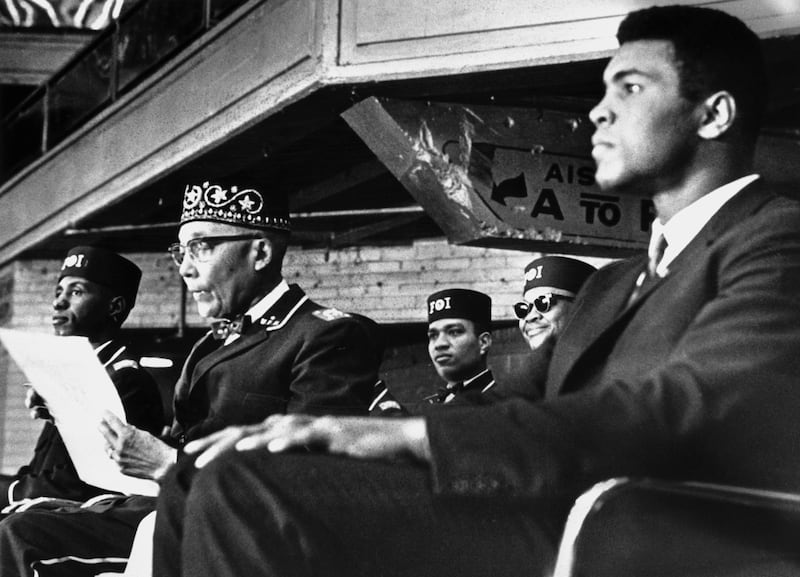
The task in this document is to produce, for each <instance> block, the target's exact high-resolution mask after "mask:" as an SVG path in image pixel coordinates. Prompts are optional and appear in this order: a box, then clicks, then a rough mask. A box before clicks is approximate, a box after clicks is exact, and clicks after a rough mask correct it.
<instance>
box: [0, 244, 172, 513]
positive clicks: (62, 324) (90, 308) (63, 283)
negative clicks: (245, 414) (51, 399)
mask: <svg viewBox="0 0 800 577" xmlns="http://www.w3.org/2000/svg"><path fill="white" fill-rule="evenodd" d="M141 277H142V271H141V270H139V267H138V266H136V265H135V264H134V263H133V262H131V261H130V260H128V259H127V258H125V257H122V256H120V255H118V254H116V253H114V252H111V251H109V250H106V249H103V248H100V247H94V246H77V247H74V248H72V249H71V250H70V251H69V252H68V253H67V255H66V257H65V258H64V262H63V264H62V266H61V270H60V272H59V275H58V280H57V283H56V288H55V297H54V299H53V315H52V322H53V330H54V331H55V333H56V334H57V335H59V336H79V337H86V338H88V339H89V342H90V343H91V344H92V346H93V347H94V350H95V352H96V353H97V358H98V359H99V360H100V362H101V363H102V365H103V366H104V367H105V369H106V371H107V372H108V376H109V377H111V381H112V382H113V383H114V386H115V387H116V389H117V392H118V393H119V396H120V399H121V400H122V405H123V407H124V408H125V415H126V416H127V419H128V422H129V423H130V424H131V425H133V426H135V427H139V428H140V429H142V430H145V431H148V432H150V433H152V434H159V433H161V430H162V428H163V427H164V425H165V424H166V423H165V422H164V411H163V407H162V403H161V394H160V393H159V391H158V385H157V384H156V382H155V381H154V380H153V378H152V377H151V376H150V374H149V373H148V372H147V371H146V370H144V369H142V368H141V367H140V366H139V362H138V361H139V359H138V357H137V356H136V355H134V354H133V353H132V352H131V351H130V350H129V348H128V346H127V345H126V344H125V343H124V342H123V341H122V340H121V339H120V337H119V334H118V333H119V330H120V327H121V326H122V323H123V322H125V319H126V318H128V314H129V313H130V311H131V309H132V308H133V306H134V304H135V303H136V293H137V292H138V290H139V281H140V279H141ZM25 405H26V406H27V407H28V408H29V409H30V410H31V416H32V417H33V418H36V419H43V420H45V423H44V427H43V428H42V432H41V434H40V435H39V439H38V441H37V442H36V447H35V449H34V454H33V458H32V459H31V461H30V463H28V464H27V465H25V466H24V467H22V468H21V469H20V470H19V472H17V474H16V475H14V476H12V477H10V478H8V479H4V480H3V481H2V485H3V490H2V494H0V504H2V506H3V507H6V506H8V505H11V508H13V509H15V510H16V509H19V508H24V507H27V506H30V505H32V501H31V500H32V499H37V501H39V504H38V505H37V506H39V507H45V506H51V507H52V506H56V505H57V503H58V501H57V500H72V501H84V500H86V499H89V498H90V497H94V496H95V495H99V494H102V493H108V492H109V491H107V490H105V489H100V488H99V487H94V486H91V485H88V484H86V483H84V482H83V481H82V480H81V479H80V477H79V476H78V472H77V471H76V470H75V465H73V463H72V459H70V457H69V453H68V452H67V448H66V446H65V445H64V441H63V440H62V438H61V435H60V434H59V433H58V429H57V428H56V426H55V425H54V424H53V421H52V418H51V417H50V413H49V412H48V411H47V407H46V403H45V402H44V400H43V399H42V398H41V397H40V396H39V395H38V394H37V393H36V391H35V390H34V389H33V388H29V389H28V391H27V394H26V397H25ZM43 499H47V501H48V502H47V503H45V502H41V501H42V500H43ZM48 503H49V505H48Z"/></svg>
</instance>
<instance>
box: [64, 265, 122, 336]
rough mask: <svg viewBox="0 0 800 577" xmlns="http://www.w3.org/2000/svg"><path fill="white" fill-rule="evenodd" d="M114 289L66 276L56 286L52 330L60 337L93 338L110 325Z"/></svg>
mask: <svg viewBox="0 0 800 577" xmlns="http://www.w3.org/2000/svg"><path fill="white" fill-rule="evenodd" d="M110 300H111V291H109V289H107V288H106V287H104V286H103V285H100V284H97V283H96V282H93V281H90V280H87V279H85V278H81V277H77V276H65V277H64V278H62V279H61V280H60V281H58V284H57V285H56V290H55V298H54V299H53V316H52V322H53V330H54V331H55V334H57V335H58V336H81V337H91V336H93V335H96V334H97V333H98V332H100V331H102V330H105V329H107V328H108V326H109V323H110V322H111V319H110V312H111V308H110Z"/></svg>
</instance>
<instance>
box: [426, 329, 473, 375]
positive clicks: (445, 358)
mask: <svg viewBox="0 0 800 577" xmlns="http://www.w3.org/2000/svg"><path fill="white" fill-rule="evenodd" d="M484 349H485V347H484V345H482V344H481V341H480V338H479V336H478V334H477V333H476V329H475V324H474V323H473V322H472V321H470V320H468V319H439V320H436V321H433V322H432V323H430V324H429V325H428V354H429V355H430V357H431V361H433V366H434V368H435V369H436V372H437V373H439V376H440V377H441V378H443V379H444V380H446V381H448V382H453V381H461V380H464V379H468V378H470V377H473V376H475V374H477V373H478V372H480V371H481V370H483V361H482V358H481V352H483V350H484Z"/></svg>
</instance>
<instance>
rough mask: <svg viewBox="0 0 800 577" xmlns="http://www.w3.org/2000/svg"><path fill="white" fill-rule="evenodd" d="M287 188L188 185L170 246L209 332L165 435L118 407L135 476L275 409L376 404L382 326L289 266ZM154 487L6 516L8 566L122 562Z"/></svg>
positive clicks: (69, 570)
mask: <svg viewBox="0 0 800 577" xmlns="http://www.w3.org/2000/svg"><path fill="white" fill-rule="evenodd" d="M288 229H289V221H288V211H287V208H286V203H285V199H278V198H274V197H270V196H268V195H267V194H265V193H263V192H261V191H260V190H258V189H257V188H256V187H250V186H245V185H244V184H243V183H241V182H234V181H225V180H216V181H206V182H203V183H201V184H196V185H194V184H192V185H188V186H187V187H186V192H185V195H184V202H183V211H182V214H181V225H180V230H179V233H178V238H179V240H180V242H179V243H175V244H173V245H172V246H171V247H170V253H171V254H172V256H173V258H174V260H175V262H176V264H177V265H178V266H179V272H180V274H181V276H182V277H183V280H184V281H185V283H186V286H187V288H188V290H189V294H190V295H191V296H192V298H193V299H194V301H195V304H196V305H197V309H198V312H199V313H200V315H201V316H203V317H205V318H207V319H209V320H210V321H212V322H211V325H212V330H210V331H209V333H208V334H206V335H205V336H204V337H203V338H202V339H201V340H200V341H199V342H198V343H197V344H196V345H195V346H194V348H193V349H192V351H191V352H190V354H189V357H188V358H187V360H186V363H185V364H184V367H183V371H182V374H181V377H180V378H179V380H178V382H177V384H176V387H175V396H174V411H175V418H174V422H173V424H172V427H171V430H170V432H169V434H168V435H167V437H166V438H164V439H160V438H158V437H156V436H154V435H152V434H150V433H148V432H146V431H143V430H141V429H138V428H137V427H135V426H132V425H128V424H125V423H122V422H120V421H119V420H118V419H116V418H115V417H114V416H113V415H111V414H108V416H107V418H106V420H105V421H104V422H102V423H101V431H102V432H103V434H104V436H105V440H106V444H107V449H108V453H109V455H110V456H111V458H112V459H114V460H115V461H116V462H117V463H118V464H119V467H120V470H121V471H122V472H123V473H125V474H128V475H132V476H135V477H141V478H146V479H154V480H160V479H161V478H162V477H163V475H164V474H165V472H166V471H167V470H168V469H169V468H170V467H171V466H172V465H173V464H174V463H175V462H176V461H178V460H179V459H180V458H181V456H182V452H183V445H184V444H185V443H186V442H187V441H191V440H192V439H196V438H200V437H202V436H204V435H208V434H209V433H212V432H215V431H218V430H220V429H222V428H224V427H226V426H228V425H233V424H245V425H247V424H253V423H258V422H260V421H262V420H263V419H264V418H265V417H267V416H269V415H273V414H275V413H286V412H302V413H304V414H309V413H310V414H317V415H321V414H328V413H336V414H349V415H366V414H367V406H368V403H369V400H370V396H371V391H372V386H373V384H374V383H375V381H376V380H377V378H378V376H377V372H378V367H379V364H380V358H381V353H382V351H381V350H379V342H378V341H377V340H376V339H375V338H374V332H375V330H376V325H374V323H372V321H370V320H369V319H366V318H365V317H356V316H354V315H350V314H348V313H344V312H341V311H339V310H337V309H333V308H325V307H322V306H320V305H318V304H316V303H314V302H313V301H311V300H310V299H309V298H308V296H306V295H305V294H304V293H303V291H302V290H301V289H300V288H299V287H298V286H296V285H291V286H290V285H288V284H287V283H286V282H285V281H284V280H283V278H282V274H281V268H282V263H283V258H284V254H285V252H286V248H287V243H288V237H289V230H288ZM154 507H155V500H154V498H152V497H145V496H131V497H128V498H118V499H113V500H106V501H104V502H101V503H97V504H95V505H93V506H88V507H87V506H84V507H81V508H65V509H63V510H58V511H52V512H49V511H46V512H38V511H28V512H25V513H20V514H18V515H15V516H12V517H10V518H9V519H7V520H6V521H5V522H4V523H3V524H2V527H0V572H2V573H3V574H6V572H8V574H16V575H33V574H34V573H36V574H37V575H40V576H44V575H50V574H58V575H61V574H69V575H73V574H87V575H94V574H96V573H98V572H102V571H104V570H106V571H107V570H113V569H118V568H119V567H120V565H122V566H124V564H125V562H126V560H127V557H128V554H129V552H130V548H131V543H132V542H133V538H134V532H135V530H136V527H137V524H138V523H139V521H140V520H141V519H142V518H143V517H144V516H145V515H146V514H147V513H149V512H151V511H152V510H153V509H154Z"/></svg>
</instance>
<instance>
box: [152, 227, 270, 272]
mask: <svg viewBox="0 0 800 577" xmlns="http://www.w3.org/2000/svg"><path fill="white" fill-rule="evenodd" d="M254 238H261V235H259V234H230V235H222V236H198V237H197V238H193V239H192V240H190V241H189V242H187V243H186V244H181V243H179V242H176V243H173V244H171V245H170V246H169V248H168V249H167V252H168V253H169V254H170V256H171V257H172V260H174V261H175V264H176V265H178V266H180V265H181V264H182V263H183V259H184V257H185V256H186V254H187V253H188V254H189V256H190V257H191V259H192V260H193V261H194V262H208V260H209V259H210V258H211V253H212V252H213V251H214V247H215V246H216V245H218V244H220V243H223V242H229V241H232V240H248V239H254Z"/></svg>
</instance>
